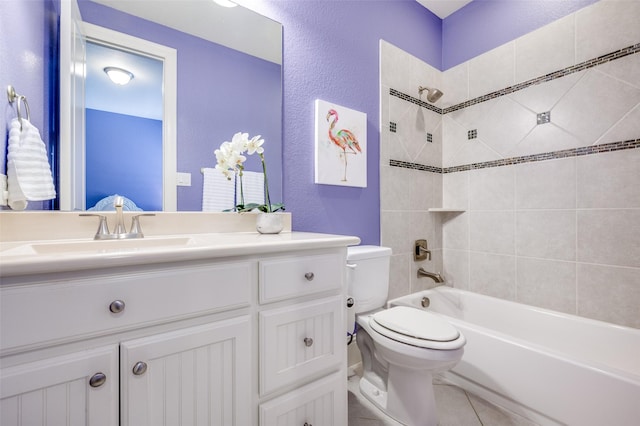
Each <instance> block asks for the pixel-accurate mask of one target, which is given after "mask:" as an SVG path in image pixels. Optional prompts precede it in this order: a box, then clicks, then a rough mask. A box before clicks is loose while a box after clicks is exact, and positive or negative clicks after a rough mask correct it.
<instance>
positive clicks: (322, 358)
mask: <svg viewBox="0 0 640 426" xmlns="http://www.w3.org/2000/svg"><path fill="white" fill-rule="evenodd" d="M344 256H345V253H344V252H342V251H332V252H320V253H312V254H304V253H301V254H298V255H297V256H291V257H282V258H272V259H268V260H264V261H261V262H260V263H259V265H260V266H259V270H260V287H259V289H260V292H259V293H260V294H259V299H260V313H259V325H260V339H259V340H260V343H259V344H260V368H259V370H260V395H261V396H262V397H263V398H262V399H261V404H260V424H261V425H265V426H267V425H269V426H271V425H278V426H288V425H291V426H298V425H299V426H303V425H307V426H312V425H316V426H319V425H323V426H332V425H333V426H341V425H346V424H347V399H346V392H347V391H346V386H347V377H346V358H345V357H346V331H345V330H346V326H345V324H346V321H345V317H344V312H345V301H346V298H345V295H344V290H343V282H344V278H343V274H344V264H345V257H344ZM276 302H279V303H276ZM273 394H278V396H276V397H273V398H269V396H270V395H273Z"/></svg>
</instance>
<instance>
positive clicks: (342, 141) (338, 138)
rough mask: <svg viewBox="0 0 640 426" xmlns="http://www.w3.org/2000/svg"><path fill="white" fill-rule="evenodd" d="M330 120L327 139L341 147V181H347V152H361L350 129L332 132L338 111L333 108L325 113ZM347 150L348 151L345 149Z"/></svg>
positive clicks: (356, 139)
mask: <svg viewBox="0 0 640 426" xmlns="http://www.w3.org/2000/svg"><path fill="white" fill-rule="evenodd" d="M329 120H331V121H330V123H331V124H330V125H329V139H331V142H333V143H334V144H335V145H337V146H338V148H340V149H342V154H343V156H344V175H343V177H342V181H343V182H346V181H347V154H351V155H355V154H357V153H358V152H362V149H361V148H360V144H359V143H358V138H356V135H354V134H353V132H352V131H351V130H348V129H341V130H338V132H337V133H335V134H334V133H333V128H334V127H335V126H336V123H337V122H338V112H337V111H336V110H335V109H330V110H329V112H328V113H327V121H329ZM347 150H349V151H347Z"/></svg>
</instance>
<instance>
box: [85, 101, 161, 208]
mask: <svg viewBox="0 0 640 426" xmlns="http://www.w3.org/2000/svg"><path fill="white" fill-rule="evenodd" d="M86 129H87V140H89V139H90V140H91V141H92V143H91V144H87V151H86V165H87V173H86V181H87V186H86V188H87V194H86V206H87V208H89V207H92V206H94V205H95V204H96V203H97V202H98V201H100V200H101V199H103V198H104V197H107V196H109V195H114V194H118V195H124V196H125V197H127V198H129V199H130V200H133V201H134V202H135V203H136V205H137V206H138V207H140V208H141V209H142V210H151V211H157V210H162V121H160V120H151V119H149V118H142V117H134V116H131V115H124V114H115V113H112V112H106V111H99V110H94V109H87V110H86ZM116 159H117V160H116Z"/></svg>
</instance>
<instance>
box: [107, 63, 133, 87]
mask: <svg viewBox="0 0 640 426" xmlns="http://www.w3.org/2000/svg"><path fill="white" fill-rule="evenodd" d="M104 72H105V73H107V75H108V76H109V79H111V81H113V82H114V83H115V84H119V85H120V86H124V85H125V84H128V83H129V82H130V81H131V79H132V78H133V74H132V73H131V72H129V71H127V70H123V69H122V68H117V67H106V68H105V69H104Z"/></svg>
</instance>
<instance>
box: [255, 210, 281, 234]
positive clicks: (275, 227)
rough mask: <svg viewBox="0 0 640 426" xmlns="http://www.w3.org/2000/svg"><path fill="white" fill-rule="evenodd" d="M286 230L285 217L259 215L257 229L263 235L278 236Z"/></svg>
mask: <svg viewBox="0 0 640 426" xmlns="http://www.w3.org/2000/svg"><path fill="white" fill-rule="evenodd" d="M282 228H284V216H283V215H281V214H278V213H259V214H258V215H257V217H256V229H257V231H258V232H259V233H261V234H278V233H280V231H282Z"/></svg>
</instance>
